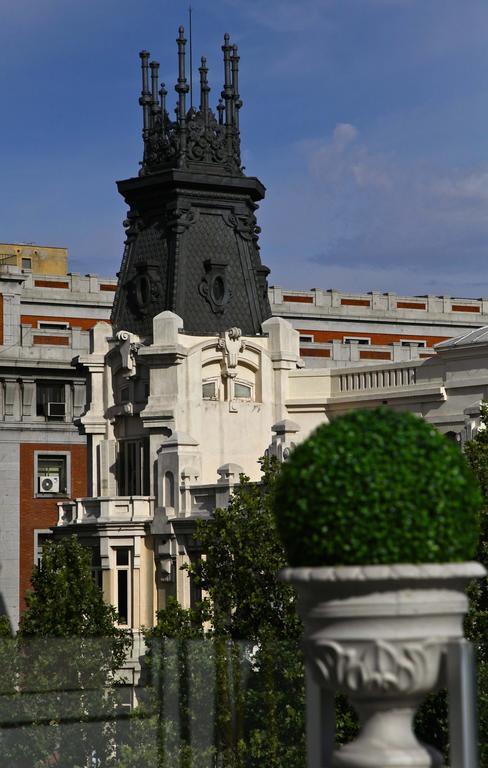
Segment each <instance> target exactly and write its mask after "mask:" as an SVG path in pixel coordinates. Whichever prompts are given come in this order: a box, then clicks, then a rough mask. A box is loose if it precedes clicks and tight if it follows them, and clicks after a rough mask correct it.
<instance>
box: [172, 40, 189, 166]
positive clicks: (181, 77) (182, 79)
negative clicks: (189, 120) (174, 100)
mask: <svg viewBox="0 0 488 768" xmlns="http://www.w3.org/2000/svg"><path fill="white" fill-rule="evenodd" d="M176 44H177V46H178V82H177V84H176V85H175V91H176V92H177V94H178V107H177V112H176V113H177V115H178V125H179V129H180V149H181V154H180V162H181V163H182V164H184V158H185V155H186V94H187V93H188V90H189V88H188V83H187V82H186V74H185V45H186V39H185V30H184V28H183V27H182V26H180V27H179V29H178V37H177V38H176Z"/></svg>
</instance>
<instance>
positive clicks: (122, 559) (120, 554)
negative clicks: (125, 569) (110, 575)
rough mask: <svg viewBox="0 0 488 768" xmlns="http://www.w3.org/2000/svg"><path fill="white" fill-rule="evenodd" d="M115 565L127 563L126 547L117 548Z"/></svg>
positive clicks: (127, 551)
mask: <svg viewBox="0 0 488 768" xmlns="http://www.w3.org/2000/svg"><path fill="white" fill-rule="evenodd" d="M117 565H129V550H128V549H126V548H124V549H117Z"/></svg>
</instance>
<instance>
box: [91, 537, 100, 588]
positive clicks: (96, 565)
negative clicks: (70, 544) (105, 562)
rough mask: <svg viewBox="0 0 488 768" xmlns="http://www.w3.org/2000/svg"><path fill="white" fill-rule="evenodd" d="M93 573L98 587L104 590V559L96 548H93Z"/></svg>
mask: <svg viewBox="0 0 488 768" xmlns="http://www.w3.org/2000/svg"><path fill="white" fill-rule="evenodd" d="M91 572H92V577H93V581H94V582H95V584H96V586H97V587H98V588H99V589H103V572H102V558H101V557H100V550H99V549H98V548H97V549H96V548H95V547H93V548H91Z"/></svg>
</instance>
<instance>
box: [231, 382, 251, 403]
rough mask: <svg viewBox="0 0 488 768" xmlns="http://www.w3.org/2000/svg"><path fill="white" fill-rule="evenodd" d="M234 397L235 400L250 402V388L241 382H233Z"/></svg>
mask: <svg viewBox="0 0 488 768" xmlns="http://www.w3.org/2000/svg"><path fill="white" fill-rule="evenodd" d="M234 397H235V399H236V400H251V399H252V386H251V385H250V384H245V383H244V382H241V381H235V382H234Z"/></svg>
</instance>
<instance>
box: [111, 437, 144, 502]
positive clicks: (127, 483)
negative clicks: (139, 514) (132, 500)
mask: <svg viewBox="0 0 488 768" xmlns="http://www.w3.org/2000/svg"><path fill="white" fill-rule="evenodd" d="M118 448H119V454H118V463H117V481H118V492H119V494H120V495H121V496H147V495H148V493H149V438H147V437H143V438H141V439H139V440H119V444H118Z"/></svg>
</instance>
